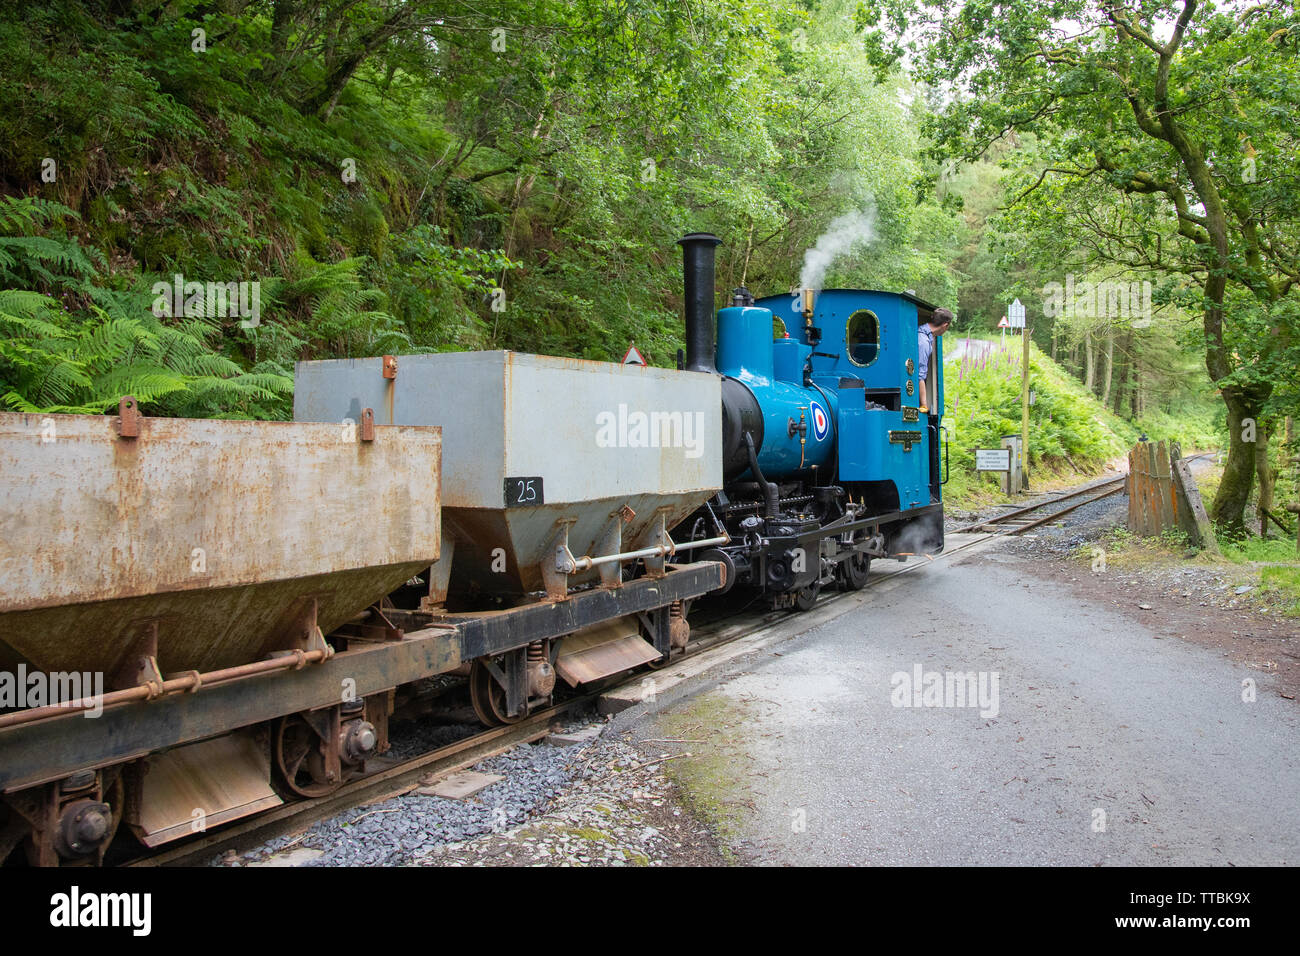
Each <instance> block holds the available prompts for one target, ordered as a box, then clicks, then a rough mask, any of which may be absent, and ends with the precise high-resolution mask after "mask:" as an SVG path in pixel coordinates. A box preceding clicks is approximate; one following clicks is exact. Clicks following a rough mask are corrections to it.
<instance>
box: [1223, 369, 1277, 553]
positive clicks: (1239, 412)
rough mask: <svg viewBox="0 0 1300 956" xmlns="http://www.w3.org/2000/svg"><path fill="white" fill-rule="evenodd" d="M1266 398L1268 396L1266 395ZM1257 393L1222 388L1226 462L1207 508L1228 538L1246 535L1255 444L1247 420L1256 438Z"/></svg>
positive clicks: (1240, 389)
mask: <svg viewBox="0 0 1300 956" xmlns="http://www.w3.org/2000/svg"><path fill="white" fill-rule="evenodd" d="M1265 398H1267V396H1265ZM1263 401H1264V399H1261V398H1260V397H1259V396H1258V394H1257V393H1256V392H1253V391H1251V390H1249V389H1243V388H1240V387H1236V386H1232V387H1227V388H1224V389H1223V402H1224V404H1225V405H1227V406H1228V460H1227V462H1225V463H1224V466H1223V480H1222V481H1221V482H1220V483H1219V490H1218V492H1217V493H1216V494H1215V496H1214V504H1212V505H1211V506H1210V517H1211V518H1212V519H1213V521H1214V524H1215V527H1216V528H1217V529H1218V530H1220V531H1221V532H1223V533H1224V534H1227V535H1228V536H1229V537H1235V538H1242V537H1245V535H1246V519H1245V511H1246V504H1247V503H1248V502H1249V501H1250V492H1251V488H1252V486H1253V485H1254V483H1255V447H1256V445H1258V444H1259V442H1258V440H1256V441H1247V440H1246V438H1247V437H1248V436H1249V435H1250V431H1251V429H1250V428H1249V426H1248V424H1247V420H1253V422H1254V423H1255V429H1254V431H1255V436H1254V437H1255V438H1256V439H1258V438H1259V433H1258V432H1259V428H1258V424H1259V409H1260V406H1261V405H1263Z"/></svg>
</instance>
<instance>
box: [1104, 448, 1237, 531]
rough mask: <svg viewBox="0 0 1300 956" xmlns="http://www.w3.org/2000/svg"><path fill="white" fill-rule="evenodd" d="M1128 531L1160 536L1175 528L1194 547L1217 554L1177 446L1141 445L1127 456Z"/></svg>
mask: <svg viewBox="0 0 1300 956" xmlns="http://www.w3.org/2000/svg"><path fill="white" fill-rule="evenodd" d="M1127 490H1128V528H1129V530H1130V531H1132V532H1133V533H1134V534H1141V535H1149V536H1157V535H1159V534H1161V533H1162V532H1164V531H1167V530H1169V529H1173V528H1176V529H1178V530H1181V531H1184V532H1186V533H1187V537H1188V540H1189V541H1190V542H1191V544H1192V545H1193V546H1194V547H1198V548H1204V549H1205V550H1207V551H1214V552H1217V551H1218V550H1219V545H1218V542H1217V541H1216V540H1215V538H1214V528H1213V526H1212V525H1211V524H1210V519H1209V516H1208V515H1207V514H1206V513H1205V506H1204V505H1203V504H1202V503H1201V494H1200V492H1199V491H1198V490H1197V488H1196V482H1195V481H1193V480H1192V474H1191V472H1190V471H1189V470H1188V468H1187V462H1185V461H1183V457H1182V451H1181V450H1180V449H1179V447H1178V443H1177V442H1174V441H1170V442H1163V441H1159V442H1138V444H1136V445H1134V446H1133V448H1132V450H1131V451H1129V453H1128V487H1127Z"/></svg>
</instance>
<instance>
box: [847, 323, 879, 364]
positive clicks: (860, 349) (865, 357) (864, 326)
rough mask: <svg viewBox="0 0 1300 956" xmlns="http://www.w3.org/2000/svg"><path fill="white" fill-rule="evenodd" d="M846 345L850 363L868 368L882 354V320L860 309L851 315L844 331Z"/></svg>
mask: <svg viewBox="0 0 1300 956" xmlns="http://www.w3.org/2000/svg"><path fill="white" fill-rule="evenodd" d="M844 343H845V347H846V348H847V350H848V353H849V361H850V362H852V363H853V364H854V365H861V366H867V365H870V364H871V363H872V362H874V361H875V360H876V356H877V355H878V354H879V352H880V320H879V319H877V318H876V313H874V312H872V311H871V310H870V309H859V310H858V311H857V312H854V313H853V314H852V315H850V316H849V321H848V325H847V326H845V329H844Z"/></svg>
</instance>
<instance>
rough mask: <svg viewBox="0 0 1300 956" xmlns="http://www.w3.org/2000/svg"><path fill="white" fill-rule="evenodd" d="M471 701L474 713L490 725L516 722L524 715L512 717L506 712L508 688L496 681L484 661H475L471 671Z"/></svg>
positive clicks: (495, 725)
mask: <svg viewBox="0 0 1300 956" xmlns="http://www.w3.org/2000/svg"><path fill="white" fill-rule="evenodd" d="M469 702H470V703H471V704H472V705H473V706H474V713H475V714H477V715H478V719H479V720H481V721H482V722H483V723H484V724H485V725H487V726H488V727H499V726H501V725H502V724H516V723H518V722H519V721H521V720H523V718H524V715H523V714H519V715H518V716H515V717H511V716H510V715H509V714H507V713H506V689H505V688H504V687H502V686H501V685H500V684H498V683H497V682H496V678H494V677H493V676H492V674H491V672H490V671H489V670H488V669H487V667H485V666H484V664H483V662H482V661H475V662H474V664H473V666H472V667H471V668H470V671H469Z"/></svg>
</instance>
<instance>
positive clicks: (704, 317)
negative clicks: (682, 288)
mask: <svg viewBox="0 0 1300 956" xmlns="http://www.w3.org/2000/svg"><path fill="white" fill-rule="evenodd" d="M721 242H722V240H721V239H719V238H718V237H717V236H715V235H713V234H711V233H707V232H693V233H691V234H690V235H689V236H682V238H680V239H678V240H677V244H678V245H680V246H681V247H682V275H683V278H684V279H685V282H686V371H688V372H713V373H715V374H716V373H717V371H718V370H717V368H716V367H715V366H714V364H713V286H714V281H715V279H714V272H713V253H714V250H715V249H716V248H717V246H718V245H719V244H720V243H721Z"/></svg>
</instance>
